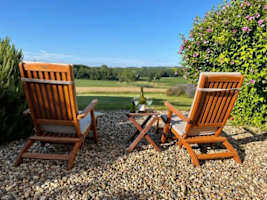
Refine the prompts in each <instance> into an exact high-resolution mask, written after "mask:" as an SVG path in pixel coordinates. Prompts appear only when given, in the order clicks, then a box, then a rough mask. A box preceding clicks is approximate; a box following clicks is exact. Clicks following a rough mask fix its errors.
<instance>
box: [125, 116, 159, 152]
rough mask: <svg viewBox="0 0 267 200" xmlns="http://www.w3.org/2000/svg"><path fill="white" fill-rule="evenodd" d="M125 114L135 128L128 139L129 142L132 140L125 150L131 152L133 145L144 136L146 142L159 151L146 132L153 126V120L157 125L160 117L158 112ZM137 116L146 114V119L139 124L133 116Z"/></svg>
mask: <svg viewBox="0 0 267 200" xmlns="http://www.w3.org/2000/svg"><path fill="white" fill-rule="evenodd" d="M127 116H128V118H129V120H130V121H131V122H132V124H133V125H134V126H135V127H136V128H137V131H136V132H135V134H134V135H133V136H132V137H131V138H130V140H129V142H132V143H131V145H130V146H129V147H128V149H127V151H128V152H131V151H132V150H133V149H134V147H135V146H136V145H137V144H138V143H139V142H140V141H141V139H142V138H143V137H145V139H146V140H147V142H149V143H150V144H151V145H152V146H153V147H154V148H155V150H156V151H160V149H159V147H158V146H157V145H156V143H155V142H154V141H153V140H152V139H151V138H150V136H149V135H148V134H147V132H148V131H149V130H150V129H151V127H152V126H153V124H154V123H155V122H157V126H158V123H159V119H160V117H159V114H158V113H154V112H145V113H128V114H127ZM137 116H146V119H145V120H144V121H143V123H142V124H141V125H140V124H139V123H138V122H137V121H136V120H135V118H134V117H137ZM148 122H149V123H148Z"/></svg>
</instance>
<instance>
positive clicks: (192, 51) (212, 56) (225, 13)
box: [179, 0, 267, 129]
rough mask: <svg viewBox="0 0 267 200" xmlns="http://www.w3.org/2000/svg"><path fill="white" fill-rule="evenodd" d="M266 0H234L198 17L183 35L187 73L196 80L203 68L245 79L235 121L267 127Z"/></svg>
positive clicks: (188, 76) (183, 56) (184, 63)
mask: <svg viewBox="0 0 267 200" xmlns="http://www.w3.org/2000/svg"><path fill="white" fill-rule="evenodd" d="M266 10H267V5H266V1H262V0H249V1H241V0H232V1H230V2H225V3H224V4H223V5H219V6H218V8H217V9H213V10H211V11H209V12H208V13H207V14H206V15H205V17H204V18H203V19H200V18H199V17H196V19H195V21H194V23H193V29H192V30H191V32H190V35H189V38H187V39H186V38H185V37H184V36H182V40H183V43H182V45H181V47H180V50H179V53H181V54H182V59H183V65H184V66H185V67H186V70H185V71H184V73H185V76H186V77H187V78H189V79H191V80H193V82H194V83H196V81H197V79H198V77H199V73H200V72H202V71H214V72H220V71H224V72H233V71H239V72H241V73H242V74H243V75H245V81H244V84H243V86H242V90H241V92H240V94H239V97H238V100H237V102H236V104H235V107H234V109H233V111H232V115H233V117H234V122H235V123H238V124H240V125H250V126H257V127H261V128H264V129H267V123H266V119H267V82H266V79H267V67H266V61H267V57H266V49H267V33H266V26H267V24H266V22H267V15H266V13H267V12H266Z"/></svg>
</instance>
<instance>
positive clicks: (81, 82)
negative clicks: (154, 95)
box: [75, 77, 189, 88]
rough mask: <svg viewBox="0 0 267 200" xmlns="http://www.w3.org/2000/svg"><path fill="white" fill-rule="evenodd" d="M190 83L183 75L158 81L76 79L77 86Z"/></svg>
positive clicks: (165, 85)
mask: <svg viewBox="0 0 267 200" xmlns="http://www.w3.org/2000/svg"><path fill="white" fill-rule="evenodd" d="M185 83H189V82H188V81H187V80H185V79H183V78H181V77H170V78H161V79H160V80H157V81H152V82H148V81H135V82H119V81H106V80H88V79H76V80H75V85H76V87H140V86H144V87H153V88H169V87H171V86H174V85H176V84H185Z"/></svg>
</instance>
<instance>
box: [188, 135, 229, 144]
mask: <svg viewBox="0 0 267 200" xmlns="http://www.w3.org/2000/svg"><path fill="white" fill-rule="evenodd" d="M225 140H226V138H225V137H220V136H219V137H215V136H197V137H191V138H186V139H185V141H186V142H187V143H189V144H195V143H200V144H202V143H215V142H224V141H225Z"/></svg>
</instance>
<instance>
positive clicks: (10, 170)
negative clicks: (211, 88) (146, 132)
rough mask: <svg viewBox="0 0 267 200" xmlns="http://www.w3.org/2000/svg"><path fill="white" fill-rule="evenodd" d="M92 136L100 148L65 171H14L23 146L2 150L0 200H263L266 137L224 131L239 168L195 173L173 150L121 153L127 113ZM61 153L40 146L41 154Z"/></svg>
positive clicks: (106, 120)
mask: <svg viewBox="0 0 267 200" xmlns="http://www.w3.org/2000/svg"><path fill="white" fill-rule="evenodd" d="M98 131H99V135H100V141H99V144H98V145H95V144H91V143H90V141H87V142H86V145H85V146H84V148H83V149H82V150H81V151H80V152H79V153H78V155H77V157H76V162H75V165H74V168H73V169H72V170H71V171H68V170H66V162H62V161H45V160H25V161H24V163H23V164H21V165H20V167H17V168H16V167H14V166H13V164H14V161H15V158H16V156H17V154H18V152H19V150H20V149H21V148H22V147H23V145H24V144H25V140H21V141H15V142H12V143H10V144H8V145H3V146H0V197H1V198H0V199H8V198H9V199H43V200H44V199H184V198H185V199H267V196H266V194H267V172H266V171H267V141H266V139H267V135H266V133H263V132H260V131H258V132H257V131H253V132H254V133H249V131H247V130H244V129H239V128H233V127H229V126H228V127H225V129H224V131H225V132H226V133H227V135H228V136H229V139H230V141H231V143H232V144H233V145H234V147H235V148H236V149H237V150H238V153H239V155H241V158H242V159H243V160H244V162H243V164H242V165H240V164H237V163H236V162H235V161H234V160H233V159H226V160H211V161H205V162H203V163H202V165H201V167H198V168H195V167H193V165H192V164H191V161H190V159H189V156H188V154H187V152H186V151H185V150H184V149H179V148H178V147H177V146H176V145H174V144H173V143H169V144H167V145H164V146H161V148H163V151H162V152H160V153H158V152H156V151H155V150H154V149H153V148H152V146H150V145H147V143H146V142H142V143H141V144H139V145H138V146H137V148H136V149H135V150H134V151H133V152H131V153H129V154H128V153H126V148H127V140H128V139H129V137H130V136H131V135H132V134H133V132H134V131H135V129H134V128H133V127H132V125H131V124H130V123H129V122H128V120H127V117H126V116H125V112H106V113H105V116H103V117H101V118H100V119H99V122H98ZM152 137H153V138H154V140H156V141H157V142H159V135H157V136H155V135H152ZM35 148H39V145H36V146H35ZM66 149H68V147H64V146H63V147H62V146H56V147H53V146H49V145H46V151H64V150H66ZM211 151H212V150H211Z"/></svg>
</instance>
